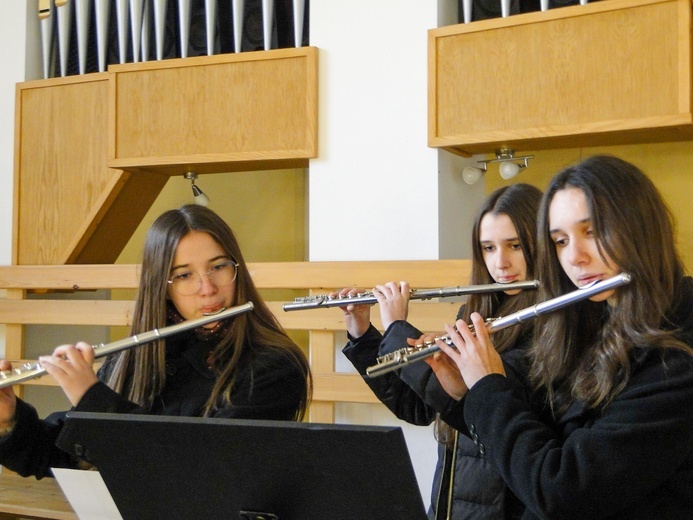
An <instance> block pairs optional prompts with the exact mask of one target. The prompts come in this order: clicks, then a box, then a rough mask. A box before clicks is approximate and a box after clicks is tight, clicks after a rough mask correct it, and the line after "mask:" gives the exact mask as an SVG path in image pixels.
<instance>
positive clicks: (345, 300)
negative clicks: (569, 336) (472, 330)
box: [283, 280, 539, 311]
mask: <svg viewBox="0 0 693 520" xmlns="http://www.w3.org/2000/svg"><path fill="white" fill-rule="evenodd" d="M537 287H539V281H538V280H529V281H526V282H511V283H490V284H486V285H459V286H457V287H440V288H438V289H412V290H411V291H410V292H409V299H410V300H430V299H432V298H452V297H454V296H462V295H465V294H483V293H493V292H501V291H517V290H524V289H536V288H537ZM352 303H353V304H355V305H365V304H371V303H378V299H377V298H376V297H375V295H374V294H373V293H372V292H371V291H368V292H363V293H358V294H356V295H354V296H330V295H328V294H320V295H315V296H301V297H300V298H296V299H295V300H294V302H293V303H285V304H284V306H283V309H284V310H285V311H302V310H305V309H318V308H321V307H324V308H327V307H344V306H346V305H350V304H352Z"/></svg>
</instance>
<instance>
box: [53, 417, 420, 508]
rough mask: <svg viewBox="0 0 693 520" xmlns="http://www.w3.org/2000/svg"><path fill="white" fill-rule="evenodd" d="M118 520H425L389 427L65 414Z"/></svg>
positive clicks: (70, 435)
mask: <svg viewBox="0 0 693 520" xmlns="http://www.w3.org/2000/svg"><path fill="white" fill-rule="evenodd" d="M66 444H69V445H70V446H73V447H77V450H78V451H79V452H81V453H82V454H83V456H84V458H85V459H86V460H88V461H89V462H91V463H92V464H94V465H95V466H96V467H97V468H98V470H99V472H100V473H101V476H102V478H103V480H104V482H105V483H106V486H107V487H108V490H109V491H110V493H111V495H112V496H113V500H114V502H115V504H116V506H117V507H118V509H119V510H120V513H121V515H122V516H123V518H124V520H131V519H137V520H140V519H149V518H151V519H160V518H167V519H177V518H179V519H184V520H189V519H198V518H204V519H224V520H237V519H240V520H260V519H264V520H273V519H278V520H318V519H320V520H322V519H329V520H364V519H369V520H378V519H397V520H425V519H426V513H425V509H424V505H423V502H422V500H421V494H420V492H419V488H418V485H417V482H416V478H415V476H414V471H413V468H412V464H411V460H410V458H409V452H408V451H407V447H406V444H405V441H404V435H403V434H402V429H401V428H399V427H379V426H349V425H334V424H310V423H293V422H279V421H256V420H240V419H202V418H189V417H159V416H143V415H122V414H95V413H81V412H68V414H67V421H66V423H65V426H64V429H63V436H62V438H61V445H62V446H65V445H66Z"/></svg>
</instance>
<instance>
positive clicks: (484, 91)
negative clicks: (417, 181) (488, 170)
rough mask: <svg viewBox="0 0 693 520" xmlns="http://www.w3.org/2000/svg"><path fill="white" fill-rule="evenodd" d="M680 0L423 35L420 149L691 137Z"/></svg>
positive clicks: (573, 10)
mask: <svg viewBox="0 0 693 520" xmlns="http://www.w3.org/2000/svg"><path fill="white" fill-rule="evenodd" d="M690 25H691V2H690V0H609V1H603V2H593V3H589V4H587V5H579V6H572V7H562V8H560V9H551V10H549V11H545V12H534V13H526V14H521V15H515V16H511V17H507V18H502V19H492V20H481V21H478V22H474V23H469V24H460V25H453V26H447V27H442V28H439V29H434V30H431V31H430V32H429V124H428V142H429V146H432V147H437V148H443V149H445V150H448V151H450V152H452V153H456V154H459V155H465V156H466V155H472V154H478V153H492V152H493V151H494V149H497V148H514V149H516V150H537V149H549V148H561V147H584V146H601V145H614V144H626V143H641V142H656V141H680V140H689V139H692V138H693V116H692V113H691V31H690Z"/></svg>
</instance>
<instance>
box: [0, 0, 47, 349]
mask: <svg viewBox="0 0 693 520" xmlns="http://www.w3.org/2000/svg"><path fill="white" fill-rule="evenodd" d="M37 5H38V0H28V1H21V2H0V28H1V29H2V30H0V70H1V71H2V79H0V114H2V117H0V265H8V264H11V263H12V199H13V185H14V183H13V179H14V98H15V95H14V93H15V85H16V83H18V82H20V81H24V80H25V79H27V78H32V79H33V78H35V77H36V76H32V75H31V74H33V73H34V72H35V71H36V70H37V69H36V66H37V65H38V64H30V66H29V67H27V61H28V62H31V61H32V60H34V61H35V59H36V55H35V50H36V47H35V46H34V45H31V44H29V45H27V43H28V42H29V41H30V40H34V39H35V38H34V35H35V31H37V30H38V28H37V26H38V21H37ZM29 17H31V18H32V19H31V20H29ZM28 22H29V23H28ZM27 69H28V70H29V73H28V74H27ZM4 352H5V326H4V325H0V355H1V354H4Z"/></svg>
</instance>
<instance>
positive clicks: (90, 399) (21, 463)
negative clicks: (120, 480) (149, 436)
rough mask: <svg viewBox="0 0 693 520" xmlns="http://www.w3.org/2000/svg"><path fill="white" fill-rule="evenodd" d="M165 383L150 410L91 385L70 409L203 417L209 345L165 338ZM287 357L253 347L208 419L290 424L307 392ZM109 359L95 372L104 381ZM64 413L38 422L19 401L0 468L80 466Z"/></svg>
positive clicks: (190, 337)
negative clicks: (68, 442) (226, 397)
mask: <svg viewBox="0 0 693 520" xmlns="http://www.w3.org/2000/svg"><path fill="white" fill-rule="evenodd" d="M166 353H167V355H166V372H167V375H166V385H165V387H164V389H163V391H162V392H161V394H160V395H159V396H158V398H157V399H156V400H155V402H154V404H153V406H152V409H150V410H143V409H142V408H140V407H139V406H138V405H136V404H135V403H133V402H131V401H128V400H127V399H125V398H124V397H123V396H122V395H120V394H119V393H117V392H114V391H113V390H111V389H110V388H109V387H107V386H106V385H105V384H104V383H102V382H99V383H96V384H95V385H93V386H92V387H91V388H90V389H89V390H88V391H87V393H86V394H85V395H84V397H83V398H82V399H81V400H80V402H79V403H78V404H77V406H76V407H75V408H74V409H75V410H77V411H80V412H100V413H147V414H152V415H171V416H189V417H198V416H202V415H203V413H204V408H205V404H206V403H207V400H208V399H209V397H210V395H211V391H212V388H213V386H214V382H215V375H214V373H213V372H212V370H211V369H210V368H209V365H208V362H207V360H208V358H209V354H210V345H209V343H207V342H205V341H200V340H199V339H198V338H197V337H196V336H195V334H194V333H193V332H189V333H182V334H179V335H176V336H175V337H174V338H171V339H169V340H167V344H166ZM290 357H291V355H290V354H287V353H284V352H283V351H279V350H276V349H272V348H253V353H252V355H251V356H250V359H251V361H250V362H249V363H247V364H244V365H243V366H242V367H241V368H240V370H239V373H238V375H237V376H236V381H235V385H234V390H233V393H232V395H231V402H232V404H231V405H228V406H224V407H221V408H219V409H218V410H215V411H214V412H213V413H212V415H211V416H212V417H227V418H237V419H270V420H291V419H292V418H293V417H294V415H295V413H296V411H297V410H298V409H299V407H300V403H301V400H302V398H303V397H304V396H305V393H306V378H305V376H304V374H303V372H302V371H301V369H300V368H299V366H298V365H297V363H296V361H295V360H293V359H290ZM108 369H109V363H108V361H107V362H106V363H104V366H103V367H102V368H101V370H100V371H99V373H98V376H99V379H100V380H101V381H103V380H104V379H105V376H106V374H107V371H108ZM64 418H65V413H64V412H59V413H55V414H51V415H50V416H49V417H48V418H47V419H45V420H40V419H39V418H38V415H37V413H36V410H35V409H34V408H33V407H32V406H31V405H29V404H28V403H26V402H24V401H22V400H21V399H18V400H17V412H16V424H15V427H14V429H13V430H12V432H11V433H10V434H9V435H7V436H5V437H3V438H1V439H0V464H2V465H3V466H6V467H7V468H9V469H11V470H13V471H16V472H17V473H19V474H20V475H22V476H29V475H34V476H36V477H37V478H42V477H45V476H52V473H51V471H50V468H51V467H59V468H65V467H67V468H78V467H80V461H79V459H78V458H77V457H75V456H73V455H72V454H71V453H69V452H68V451H64V450H62V449H60V448H58V447H57V446H56V443H58V445H59V444H60V436H61V433H66V432H63V430H64V429H65V428H64V426H65V424H66V423H65V422H64Z"/></svg>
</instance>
